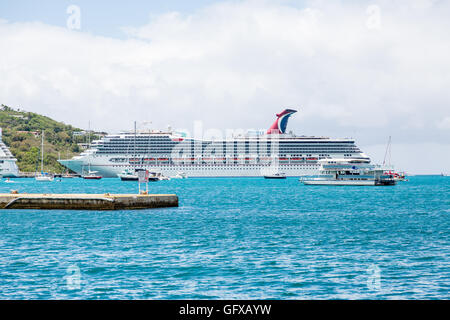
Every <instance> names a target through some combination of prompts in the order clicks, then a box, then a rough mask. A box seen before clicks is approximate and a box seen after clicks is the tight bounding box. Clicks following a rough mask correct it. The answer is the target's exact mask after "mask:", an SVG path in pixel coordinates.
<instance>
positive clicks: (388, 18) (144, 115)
mask: <svg viewBox="0 0 450 320" xmlns="http://www.w3.org/2000/svg"><path fill="white" fill-rule="evenodd" d="M121 3H122V4H118V3H114V4H111V3H109V2H108V1H95V3H93V1H87V0H83V1H81V0H73V1H56V0H55V1H31V0H28V1H23V0H16V1H5V0H0V75H1V76H0V103H3V104H6V105H9V106H11V107H14V108H21V109H24V110H27V111H34V112H39V113H42V114H45V115H48V116H50V117H52V118H55V119H56V120H59V121H64V122H65V123H70V124H73V125H75V126H78V127H82V128H87V126H88V121H90V122H91V124H92V127H93V128H94V129H98V130H106V131H109V132H114V131H119V130H129V129H132V127H133V122H134V121H135V120H136V121H138V124H140V125H143V123H144V122H152V126H153V127H155V128H160V129H162V128H165V127H167V125H168V124H170V125H172V127H174V128H185V129H188V130H192V126H193V122H194V121H195V120H202V121H203V126H204V128H216V129H221V130H225V129H228V128H246V129H249V128H254V129H263V128H267V127H268V126H269V125H270V124H271V123H272V122H273V120H274V114H275V113H277V112H279V111H281V110H282V109H284V108H285V107H290V108H296V109H297V110H299V112H298V113H297V114H296V115H294V116H293V117H292V118H291V121H290V123H289V129H291V130H293V131H294V132H295V133H297V134H305V135H320V136H324V135H325V136H331V137H353V138H355V139H356V141H357V144H358V145H359V146H360V147H361V148H362V149H363V151H365V152H366V153H367V154H368V155H369V156H371V157H372V158H373V159H374V161H376V162H382V161H383V157H384V152H385V147H386V142H387V140H388V137H389V136H392V162H393V163H394V164H395V166H396V167H397V168H398V169H402V170H407V171H409V172H411V173H440V172H450V160H449V159H450V32H449V30H450V2H449V1H438V0H436V1H433V0H386V1H383V0H380V1H376V0H374V1H369V2H364V1H273V0H272V1H256V0H255V1H209V0H196V1H182V0H180V1H164V2H163V1H134V0H129V1H126V2H121Z"/></svg>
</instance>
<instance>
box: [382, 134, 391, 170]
mask: <svg viewBox="0 0 450 320" xmlns="http://www.w3.org/2000/svg"><path fill="white" fill-rule="evenodd" d="M388 152H389V165H390V164H391V136H389V140H388V144H387V146H386V152H385V153H384V160H383V165H385V164H386V157H387V155H388Z"/></svg>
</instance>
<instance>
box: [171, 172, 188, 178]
mask: <svg viewBox="0 0 450 320" xmlns="http://www.w3.org/2000/svg"><path fill="white" fill-rule="evenodd" d="M172 179H187V175H186V173H184V172H177V174H176V175H174V176H173V177H172Z"/></svg>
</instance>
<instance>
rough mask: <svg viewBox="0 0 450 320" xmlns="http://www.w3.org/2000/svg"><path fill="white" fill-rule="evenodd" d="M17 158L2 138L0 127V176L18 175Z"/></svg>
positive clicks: (13, 176) (10, 176) (11, 176)
mask: <svg viewBox="0 0 450 320" xmlns="http://www.w3.org/2000/svg"><path fill="white" fill-rule="evenodd" d="M16 162H17V159H16V158H14V156H13V155H12V153H11V151H9V149H8V147H7V146H6V145H5V143H4V142H3V140H2V129H1V128H0V177H5V178H15V177H18V176H19V168H18V167H17V163H16Z"/></svg>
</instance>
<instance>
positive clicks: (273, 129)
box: [267, 109, 297, 134]
mask: <svg viewBox="0 0 450 320" xmlns="http://www.w3.org/2000/svg"><path fill="white" fill-rule="evenodd" d="M296 112H297V110H292V109H285V110H284V111H283V112H281V113H277V120H275V122H274V123H273V124H272V125H271V126H270V128H269V130H267V134H282V133H285V132H286V128H287V124H288V120H289V117H290V116H291V115H292V114H294V113H296Z"/></svg>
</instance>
